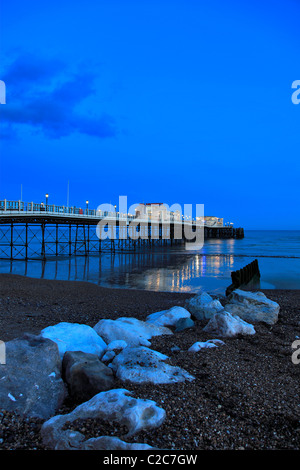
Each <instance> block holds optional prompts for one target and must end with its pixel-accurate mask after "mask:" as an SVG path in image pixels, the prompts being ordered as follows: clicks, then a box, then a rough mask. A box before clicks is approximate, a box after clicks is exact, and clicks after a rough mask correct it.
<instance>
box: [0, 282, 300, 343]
mask: <svg viewBox="0 0 300 470" xmlns="http://www.w3.org/2000/svg"><path fill="white" fill-rule="evenodd" d="M259 290H260V291H261V292H263V293H264V294H265V295H266V296H267V297H269V298H270V299H271V300H274V301H275V302H277V303H280V302H282V301H283V300H284V298H285V297H288V298H289V299H290V300H292V298H293V297H295V298H298V294H300V289H259ZM195 294H196V293H194V292H192V293H191V292H168V291H151V290H142V289H127V288H115V287H102V286H99V285H97V284H95V283H92V282H89V281H73V280H56V279H39V278H33V277H27V276H23V275H19V274H10V273H9V274H7V273H0V339H1V340H2V341H10V340H12V339H15V338H17V337H19V336H20V335H22V334H23V333H33V334H38V333H39V331H40V330H41V329H43V328H45V327H47V326H49V325H54V324H56V323H59V322H61V321H68V322H73V323H85V324H87V325H89V326H92V327H93V326H94V325H95V324H96V323H97V322H98V321H99V320H100V319H101V318H111V319H113V320H114V319H116V318H119V317H121V316H124V317H126V316H127V317H130V316H132V317H136V318H138V319H140V320H145V319H146V316H147V315H149V314H150V313H154V312H157V311H161V310H166V309H169V308H171V307H173V306H181V307H183V306H184V303H185V301H186V300H187V299H188V298H190V297H192V296H193V295H195ZM212 295H213V294H212ZM216 296H218V295H216ZM221 297H222V296H221Z"/></svg>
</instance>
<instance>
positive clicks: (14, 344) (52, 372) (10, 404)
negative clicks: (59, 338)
mask: <svg viewBox="0 0 300 470" xmlns="http://www.w3.org/2000/svg"><path fill="white" fill-rule="evenodd" d="M0 384H1V387H0V407H1V408H2V409H5V410H7V411H15V412H17V413H18V414H20V415H23V416H28V417H37V418H42V419H48V418H49V417H50V416H53V415H54V414H55V413H56V411H57V410H58V409H59V408H60V407H61V405H62V403H63V401H64V398H65V397H66V394H67V392H66V387H65V385H64V382H63V380H62V378H61V360H60V356H59V352H58V348H57V345H56V344H55V343H53V341H50V340H49V339H46V338H43V337H41V336H34V335H31V334H25V335H23V336H22V337H20V338H17V339H15V340H13V341H8V342H7V343H6V364H5V365H4V364H3V365H1V366H0Z"/></svg>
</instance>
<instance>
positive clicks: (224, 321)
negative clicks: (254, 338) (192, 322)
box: [203, 311, 255, 337]
mask: <svg viewBox="0 0 300 470" xmlns="http://www.w3.org/2000/svg"><path fill="white" fill-rule="evenodd" d="M203 331H205V332H206V333H210V334H213V335H215V336H227V337H230V336H236V335H254V334H255V329H254V327H253V325H250V324H249V323H246V322H245V321H244V320H242V319H241V318H240V317H235V316H233V315H231V313H229V312H226V311H223V312H219V313H216V314H215V315H214V316H213V317H212V318H211V319H210V320H209V322H208V323H207V325H206V326H205V327H204V328H203Z"/></svg>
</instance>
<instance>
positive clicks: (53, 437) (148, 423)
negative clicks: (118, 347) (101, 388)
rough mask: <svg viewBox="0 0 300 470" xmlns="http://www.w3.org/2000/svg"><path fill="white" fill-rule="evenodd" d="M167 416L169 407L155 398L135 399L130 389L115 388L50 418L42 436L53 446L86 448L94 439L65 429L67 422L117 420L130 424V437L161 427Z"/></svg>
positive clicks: (128, 427)
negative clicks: (160, 406)
mask: <svg viewBox="0 0 300 470" xmlns="http://www.w3.org/2000/svg"><path fill="white" fill-rule="evenodd" d="M165 416H166V412H165V410H164V409H162V408H159V407H158V406H157V405H156V403H155V402H154V401H152V400H144V399H140V398H133V397H132V396H131V392H129V391H128V390H125V389H114V390H109V391H107V392H101V393H98V394H97V395H95V396H94V397H93V398H91V399H90V400H89V401H87V402H85V403H82V404H81V405H79V406H77V408H75V409H74V410H73V411H72V412H71V413H68V414H65V415H57V416H54V417H53V418H50V419H49V420H48V421H46V422H45V423H44V424H43V426H42V428H41V436H42V439H43V443H44V445H45V446H47V447H48V448H50V449H55V450H66V449H84V448H87V447H89V444H91V442H90V440H86V439H85V436H84V435H83V434H82V433H80V432H78V431H73V430H70V429H64V426H65V425H66V424H68V423H73V422H74V421H76V420H79V419H80V420H81V421H84V420H87V419H102V420H104V421H109V422H112V421H115V422H117V423H119V424H120V425H125V426H126V427H127V429H128V433H127V434H126V436H128V437H130V436H132V435H134V434H136V433H138V432H139V431H141V430H143V429H152V428H156V427H158V426H160V425H161V424H162V423H163V421H164V419H165ZM116 437H117V436H116ZM99 445H100V444H99ZM108 445H110V444H108Z"/></svg>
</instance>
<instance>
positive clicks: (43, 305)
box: [0, 274, 300, 451]
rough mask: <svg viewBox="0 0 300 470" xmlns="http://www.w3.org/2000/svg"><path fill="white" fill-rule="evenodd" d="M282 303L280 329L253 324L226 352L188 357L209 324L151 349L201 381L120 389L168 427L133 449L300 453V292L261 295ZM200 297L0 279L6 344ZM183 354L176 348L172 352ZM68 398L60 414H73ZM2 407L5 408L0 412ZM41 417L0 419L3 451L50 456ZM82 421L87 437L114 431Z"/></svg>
mask: <svg viewBox="0 0 300 470" xmlns="http://www.w3.org/2000/svg"><path fill="white" fill-rule="evenodd" d="M261 291H262V292H264V293H265V294H266V295H267V297H268V298H270V299H271V300H275V301H276V302H278V303H279V305H280V314H279V319H278V322H277V323H276V324H275V325H272V326H270V325H266V324H262V323H258V324H255V331H256V334H255V335H253V336H237V337H234V338H226V339H225V340H224V341H225V346H223V347H219V348H212V349H206V350H203V351H200V352H198V353H194V354H193V353H187V349H188V348H189V347H190V346H191V345H192V344H194V343H195V342H196V341H206V340H207V339H210V338H211V337H210V336H209V335H208V334H207V333H204V332H203V326H204V325H203V323H202V322H196V324H195V327H193V328H189V329H186V330H183V331H181V332H178V333H174V334H173V335H165V336H158V337H153V338H152V340H151V349H154V350H157V351H159V352H161V353H163V354H166V355H167V356H168V357H169V361H170V363H171V364H173V365H175V366H179V367H181V368H183V369H185V370H186V371H187V372H188V373H190V374H192V375H193V376H194V377H195V380H194V381H192V382H183V383H176V384H168V385H157V384H156V385H154V384H149V383H147V384H140V385H137V384H131V383H128V382H122V383H120V384H119V385H118V387H119V388H126V389H127V390H129V391H131V392H132V394H133V396H134V397H139V398H145V399H152V400H154V401H155V402H156V403H157V404H158V406H161V407H162V408H164V409H165V411H166V420H165V422H164V423H163V424H162V425H161V426H160V427H159V428H156V429H154V430H149V431H143V432H141V433H138V434H137V435H136V436H133V437H132V440H131V442H145V443H146V444H148V445H151V446H153V447H156V448H158V449H168V450H172V449H173V450H191V451H193V450H194V451H197V450H236V449H240V450H243V449H245V450H250V449H251V450H271V449H285V450H291V449H293V450H295V449H296V450H299V449H300V391H299V380H300V365H295V364H293V363H292V360H291V355H292V352H293V350H292V348H291V345H292V342H293V341H295V337H296V336H300V307H299V306H300V290H273V289H272V290H263V289H262V290H261ZM193 295H194V294H187V293H173V292H171V293H169V292H156V291H141V290H127V289H114V288H106V287H105V288H104V287H100V286H97V285H95V284H92V283H89V282H82V281H58V280H45V279H35V278H27V277H24V276H19V275H14V274H0V339H1V340H2V341H9V340H11V339H14V338H17V337H18V336H22V334H23V333H25V332H29V333H33V334H38V333H39V332H40V330H41V329H43V328H44V327H46V326H49V325H53V324H56V323H59V322H60V321H69V322H74V323H85V324H88V325H89V326H92V327H93V326H94V325H95V324H96V323H97V322H98V321H99V320H100V319H101V318H111V319H116V318H120V317H121V316H128V317H129V316H131V317H135V318H138V319H140V320H145V319H146V316H147V315H148V314H150V313H153V312H156V311H161V310H165V309H168V308H170V307H172V306H175V305H179V306H184V303H185V300H186V299H187V298H189V297H191V296H193ZM174 347H176V349H174ZM73 407H74V404H72V403H69V402H68V401H67V402H66V403H65V404H64V405H63V408H62V409H61V410H59V411H58V413H57V414H62V413H66V412H69V411H70V410H72V409H73ZM0 408H1V406H0ZM41 425H42V421H41V420H37V419H27V418H21V417H19V416H17V415H16V414H14V413H9V412H7V411H3V410H2V411H1V412H0V438H1V440H2V441H1V442H0V449H7V450H15V449H19V450H20V449H38V450H47V449H46V448H45V447H44V446H43V443H42V441H41V436H40V427H41ZM97 426H98V425H97V423H93V420H91V422H89V423H85V429H86V431H85V435H86V438H89V437H95V433H100V434H98V435H107V434H106V433H108V432H109V429H108V428H105V427H104V428H101V427H97Z"/></svg>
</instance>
